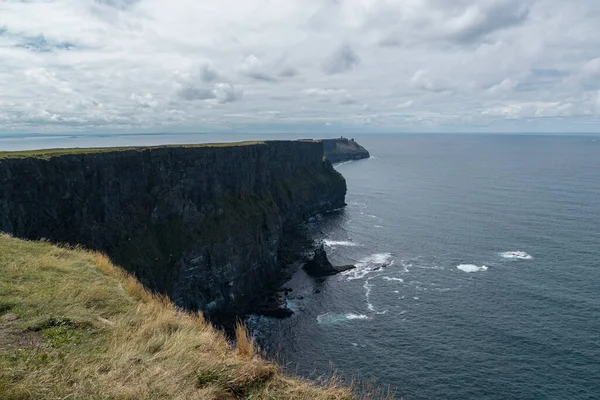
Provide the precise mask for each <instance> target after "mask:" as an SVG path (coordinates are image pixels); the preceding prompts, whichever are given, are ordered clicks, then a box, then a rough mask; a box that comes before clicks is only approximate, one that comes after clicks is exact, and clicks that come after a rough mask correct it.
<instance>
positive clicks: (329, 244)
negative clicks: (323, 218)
mask: <svg viewBox="0 0 600 400" xmlns="http://www.w3.org/2000/svg"><path fill="white" fill-rule="evenodd" d="M323 244H324V245H325V246H327V247H336V246H345V247H354V246H358V244H357V243H354V242H350V241H348V240H329V239H325V240H323Z"/></svg>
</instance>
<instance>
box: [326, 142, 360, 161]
mask: <svg viewBox="0 0 600 400" xmlns="http://www.w3.org/2000/svg"><path fill="white" fill-rule="evenodd" d="M323 152H324V154H325V157H327V159H328V160H329V161H331V162H332V163H338V162H343V161H350V160H360V159H363V158H369V157H370V156H371V155H370V154H369V152H368V151H367V149H365V148H364V147H362V146H361V145H360V144H358V143H356V142H355V141H354V139H346V138H343V137H342V138H338V139H323Z"/></svg>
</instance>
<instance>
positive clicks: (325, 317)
mask: <svg viewBox="0 0 600 400" xmlns="http://www.w3.org/2000/svg"><path fill="white" fill-rule="evenodd" d="M366 319H370V318H369V317H368V316H366V315H364V314H355V313H346V314H337V313H332V312H328V313H325V314H321V315H319V316H317V322H318V323H319V324H321V325H332V324H339V323H343V322H348V321H353V320H366Z"/></svg>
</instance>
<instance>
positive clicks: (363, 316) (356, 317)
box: [346, 313, 369, 320]
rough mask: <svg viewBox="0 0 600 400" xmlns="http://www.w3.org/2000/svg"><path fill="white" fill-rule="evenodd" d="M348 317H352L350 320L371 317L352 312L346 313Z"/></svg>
mask: <svg viewBox="0 0 600 400" xmlns="http://www.w3.org/2000/svg"><path fill="white" fill-rule="evenodd" d="M346 319H350V320H352V319H369V317H367V316H366V315H364V314H352V313H350V314H346Z"/></svg>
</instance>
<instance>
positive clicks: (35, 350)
mask: <svg viewBox="0 0 600 400" xmlns="http://www.w3.org/2000/svg"><path fill="white" fill-rule="evenodd" d="M257 353H258V352H257V350H256V349H255V346H254V344H253V343H252V340H251V339H250V338H248V336H247V334H246V330H245V329H244V328H243V327H242V326H239V327H238V329H237V346H236V347H233V346H232V345H231V344H230V343H229V342H228V341H227V340H226V338H225V337H224V335H223V334H222V333H221V332H219V331H217V330H215V329H214V328H213V327H212V326H211V325H210V324H208V323H207V322H206V321H205V320H204V319H203V317H202V315H200V314H197V313H187V312H182V311H180V310H178V309H176V307H175V306H174V305H173V304H172V303H171V302H170V301H169V300H168V299H166V298H163V297H159V296H156V295H153V294H151V293H149V292H148V291H147V290H146V289H145V288H144V287H143V286H142V285H141V284H140V283H139V282H138V281H137V280H136V279H135V278H133V277H132V276H130V275H128V274H127V273H125V272H124V271H123V270H122V269H121V268H119V267H116V266H114V265H113V264H111V262H110V261H109V260H108V258H107V257H106V256H104V255H102V254H99V253H94V252H89V251H86V250H83V249H66V248H61V247H57V246H54V245H52V244H49V243H46V242H31V241H24V240H20V239H16V238H13V237H10V236H8V235H4V234H0V398H1V399H3V400H16V399H23V400H24V399H182V400H183V399H307V400H308V399H314V400H320V399H323V400H324V399H332V400H334V399H350V398H353V396H352V394H351V392H352V390H351V388H348V387H341V386H340V385H338V382H337V381H336V379H329V380H327V381H326V382H325V381H323V382H321V383H320V385H319V384H316V383H313V382H309V381H306V380H302V379H299V378H294V377H289V376H286V375H285V374H284V373H283V372H282V371H281V370H280V369H279V368H278V367H277V366H276V365H274V364H273V363H271V362H269V361H266V360H264V359H263V358H261V357H260V355H258V354H257ZM369 397H370V396H369Z"/></svg>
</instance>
